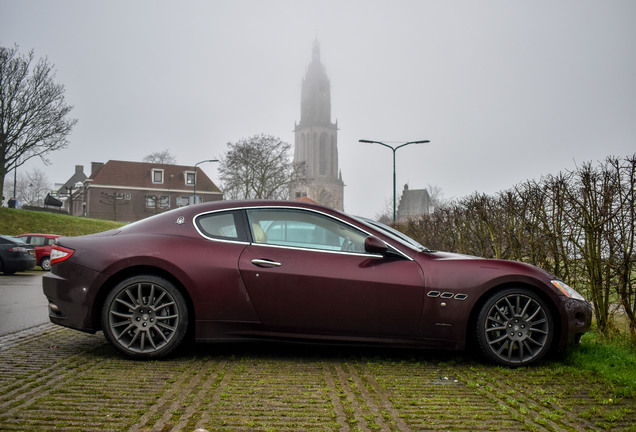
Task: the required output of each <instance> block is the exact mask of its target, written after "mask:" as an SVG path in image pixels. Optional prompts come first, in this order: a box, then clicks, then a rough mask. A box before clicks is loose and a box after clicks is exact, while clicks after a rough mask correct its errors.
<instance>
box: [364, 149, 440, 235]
mask: <svg viewBox="0 0 636 432" xmlns="http://www.w3.org/2000/svg"><path fill="white" fill-rule="evenodd" d="M359 142H361V143H369V144H380V145H381V146H384V147H387V148H390V149H391V151H392V152H393V223H395V222H396V221H397V210H396V209H397V207H396V203H395V200H396V198H395V196H396V190H395V153H396V152H397V150H398V149H399V148H402V147H405V146H407V145H409V144H425V143H429V142H430V141H429V140H420V141H409V142H406V143H404V144H400V145H398V146H395V147H393V146H390V145H388V144H385V143H383V142H381V141H373V140H365V139H361V140H359Z"/></svg>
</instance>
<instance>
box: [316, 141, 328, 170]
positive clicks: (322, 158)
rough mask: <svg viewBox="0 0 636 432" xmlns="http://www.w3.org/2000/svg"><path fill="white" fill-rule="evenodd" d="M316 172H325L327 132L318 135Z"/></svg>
mask: <svg viewBox="0 0 636 432" xmlns="http://www.w3.org/2000/svg"><path fill="white" fill-rule="evenodd" d="M318 173H319V174H320V175H323V176H324V175H326V174H327V134H325V133H323V134H321V135H320V144H319V146H318Z"/></svg>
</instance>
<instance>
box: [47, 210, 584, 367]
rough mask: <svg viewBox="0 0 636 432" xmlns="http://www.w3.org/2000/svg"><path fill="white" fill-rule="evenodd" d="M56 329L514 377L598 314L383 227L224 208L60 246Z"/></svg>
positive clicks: (500, 265) (532, 281) (179, 213)
mask: <svg viewBox="0 0 636 432" xmlns="http://www.w3.org/2000/svg"><path fill="white" fill-rule="evenodd" d="M51 264H52V271H51V272H50V273H48V274H46V275H45V276H44V279H43V286H44V294H45V295H46V296H47V298H48V300H49V315H50V319H51V321H52V322H54V323H56V324H60V325H63V326H67V327H71V328H74V329H78V330H82V331H86V332H91V333H93V332H96V331H98V330H103V332H104V335H105V336H106V339H107V340H108V341H109V342H110V343H111V344H112V345H113V346H115V347H116V348H117V349H118V350H120V351H121V352H123V353H125V354H127V355H129V356H131V357H136V358H155V357H162V356H165V355H167V354H169V353H171V352H172V351H173V350H175V349H176V348H177V347H178V346H179V345H180V343H181V342H182V341H183V340H184V338H185V337H186V335H187V334H188V333H189V332H192V333H193V335H194V337H195V338H196V340H199V341H205V340H222V339H237V338H239V339H241V338H246V339H276V340H289V341H299V340H303V341H307V340H313V341H322V342H325V341H329V342H344V343H361V344H370V343H371V344H378V343H381V344H389V345H392V346H419V347H424V348H445V349H464V348H465V347H466V346H467V345H469V344H472V343H474V344H475V345H476V346H478V347H480V348H481V351H482V352H483V353H484V354H485V356H486V357H487V358H489V359H490V360H492V361H494V362H496V363H499V364H503V365H508V366H521V365H527V364H530V363H533V362H536V361H537V360H539V359H540V358H542V357H543V356H544V355H545V354H547V353H548V352H550V351H557V352H562V351H564V350H565V349H566V348H567V347H569V346H573V345H577V344H578V343H579V341H580V337H581V335H582V334H583V333H584V332H585V331H586V330H587V329H588V328H589V326H590V321H591V308H590V305H589V304H588V303H587V302H586V301H585V300H584V299H583V297H581V296H580V295H579V294H578V293H577V292H576V291H574V290H573V289H572V288H570V287H569V286H568V285H566V284H565V283H563V282H562V281H560V280H559V279H558V278H556V277H555V276H554V275H551V274H549V273H547V272H545V271H543V270H541V269H538V268H536V267H533V266H530V265H527V264H522V263H518V262H513V261H503V260H487V259H481V258H475V257H469V256H462V255H456V254H451V253H445V252H436V251H431V250H428V249H426V248H425V247H423V246H422V245H420V244H418V243H417V242H416V241H414V240H412V239H410V238H408V237H406V236H404V235H403V234H401V233H399V232H397V231H395V230H393V229H391V228H389V227H387V226H384V225H382V224H379V223H377V222H373V221H370V220H366V219H362V218H357V217H352V216H349V215H346V214H343V213H340V212H337V211H334V210H331V209H328V208H325V207H321V206H318V205H313V204H307V203H300V202H292V201H234V202H232V201H218V202H214V203H205V204H197V205H193V206H188V207H182V208H178V209H175V210H171V211H168V212H166V213H162V214H159V215H157V216H153V217H150V218H148V219H145V220H143V221H140V222H136V223H133V224H130V225H128V226H125V227H123V228H121V229H117V230H111V231H106V232H103V233H99V234H94V235H89V236H81V237H65V238H59V239H58V240H57V245H56V246H54V249H53V252H52V256H51Z"/></svg>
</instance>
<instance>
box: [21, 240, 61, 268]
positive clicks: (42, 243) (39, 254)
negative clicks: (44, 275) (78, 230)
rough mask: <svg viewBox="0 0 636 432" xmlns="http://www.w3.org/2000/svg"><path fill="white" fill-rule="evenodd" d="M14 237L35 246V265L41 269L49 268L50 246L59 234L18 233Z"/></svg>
mask: <svg viewBox="0 0 636 432" xmlns="http://www.w3.org/2000/svg"><path fill="white" fill-rule="evenodd" d="M16 237H19V238H21V239H22V240H23V241H24V242H25V243H28V244H30V245H31V246H34V247H35V258H36V261H37V265H39V266H40V267H42V270H44V271H49V270H51V247H52V246H53V244H54V243H55V239H56V238H58V237H59V235H55V234H20V235H17V236H16Z"/></svg>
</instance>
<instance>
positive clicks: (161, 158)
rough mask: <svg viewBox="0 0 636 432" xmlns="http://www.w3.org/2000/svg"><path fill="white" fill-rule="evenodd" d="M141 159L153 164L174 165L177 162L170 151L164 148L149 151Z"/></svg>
mask: <svg viewBox="0 0 636 432" xmlns="http://www.w3.org/2000/svg"><path fill="white" fill-rule="evenodd" d="M143 161H144V162H150V163H154V164H166V165H175V164H176V163H177V158H176V157H175V156H174V155H173V154H171V153H170V150H168V149H165V150H164V151H160V152H155V153H150V154H149V155H148V156H146V157H145V158H144V160H143Z"/></svg>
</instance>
